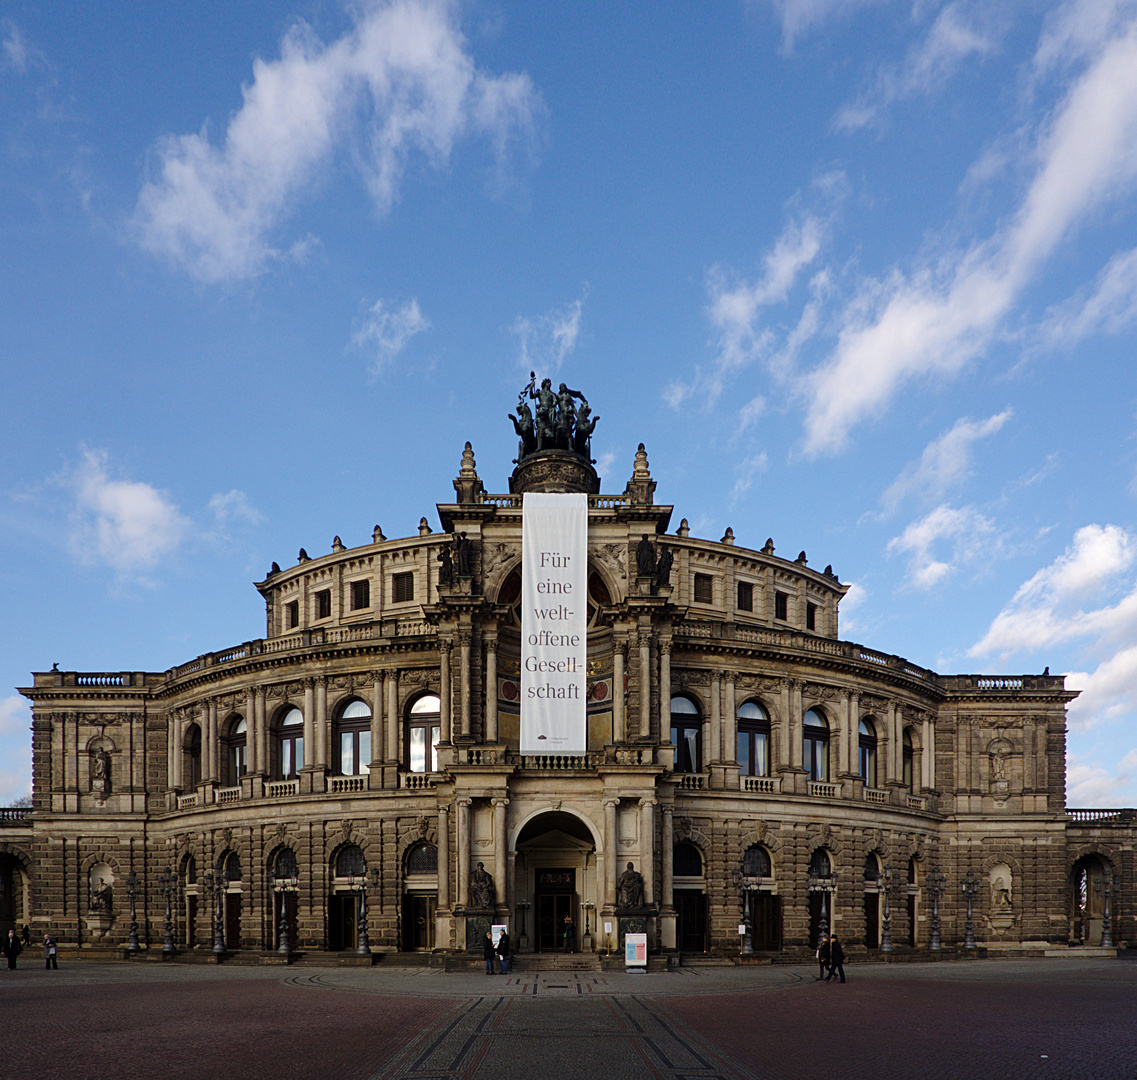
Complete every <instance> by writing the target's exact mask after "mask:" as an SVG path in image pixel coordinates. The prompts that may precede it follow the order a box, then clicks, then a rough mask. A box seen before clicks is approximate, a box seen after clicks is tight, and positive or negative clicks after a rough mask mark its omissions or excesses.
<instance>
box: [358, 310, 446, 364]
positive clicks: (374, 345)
mask: <svg viewBox="0 0 1137 1080" xmlns="http://www.w3.org/2000/svg"><path fill="white" fill-rule="evenodd" d="M429 329H430V320H429V319H427V318H426V316H425V315H423V313H422V311H421V310H420V309H419V306H418V300H417V298H414V297H412V298H411V299H410V300H408V301H406V302H405V303H404V304H403V305H402V306H401V307H398V308H394V309H390V308H388V307H387V306H386V305H385V304H384V303H383V301H382V300H376V301H375V303H374V304H372V305H371V307H370V308H369V309H368V312H367V314H366V316H365V317H364V319H363V321H362V322H361V323H360V324H359V325H358V326H357V327H356V329H355V331H354V333H353V334H352V335H351V345H352V346H353V347H354V348H356V349H359V350H361V351H362V352H365V353H367V354H368V355H369V356H370V357H371V365H372V370H373V371H374V372H375V373H376V374H378V373H379V372H381V371H382V370H383V369H384V368H385V367H387V365H388V364H390V363H391V361H392V360H394V359H395V357H396V356H398V355H399V353H401V352H402V351H403V349H405V348H406V347H407V343H408V342H409V341H410V340H411V338H413V337H414V336H415V335H416V334H421V333H424V332H425V331H427V330H429Z"/></svg>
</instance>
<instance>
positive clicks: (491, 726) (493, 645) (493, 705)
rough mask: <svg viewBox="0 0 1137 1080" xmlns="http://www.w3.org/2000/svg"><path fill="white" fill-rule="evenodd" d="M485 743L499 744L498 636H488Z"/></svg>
mask: <svg viewBox="0 0 1137 1080" xmlns="http://www.w3.org/2000/svg"><path fill="white" fill-rule="evenodd" d="M484 735H485V741H486V742H487V743H490V744H491V745H492V744H493V743H496V742H497V635H496V634H487V635H486V726H485V733H484Z"/></svg>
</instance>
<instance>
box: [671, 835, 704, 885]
mask: <svg viewBox="0 0 1137 1080" xmlns="http://www.w3.org/2000/svg"><path fill="white" fill-rule="evenodd" d="M671 862H672V872H673V873H674V875H675V876H676V877H702V876H703V857H702V855H700V854H699V849H698V848H697V847H695V845H694V844H689V843H687V842H686V841H685V840H684V841H681V842H680V843H678V844H676V845H675V848H674V850H673V854H672V860H671Z"/></svg>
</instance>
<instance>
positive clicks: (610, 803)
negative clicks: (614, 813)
mask: <svg viewBox="0 0 1137 1080" xmlns="http://www.w3.org/2000/svg"><path fill="white" fill-rule="evenodd" d="M619 805H620V800H619V799H618V798H616V799H605V800H604V809H605V810H607V809H608V808H609V807H611V808H612V809H613V810H614V809H615V808H616V807H617V806H619Z"/></svg>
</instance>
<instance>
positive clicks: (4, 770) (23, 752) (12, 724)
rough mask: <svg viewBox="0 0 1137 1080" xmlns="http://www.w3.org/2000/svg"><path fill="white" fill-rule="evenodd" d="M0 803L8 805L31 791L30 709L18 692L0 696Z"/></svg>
mask: <svg viewBox="0 0 1137 1080" xmlns="http://www.w3.org/2000/svg"><path fill="white" fill-rule="evenodd" d="M0 744H2V745H3V746H4V763H3V765H2V766H0V805H3V806H11V805H12V803H14V802H15V801H16V800H17V799H20V798H23V797H24V796H25V795H28V794H30V793H31V790H32V710H31V705H30V704H29V702H28V701H27V700H26V699H25V698H22V697H20V696H19V695H16V694H13V695H12V696H11V697H6V698H0Z"/></svg>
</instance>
